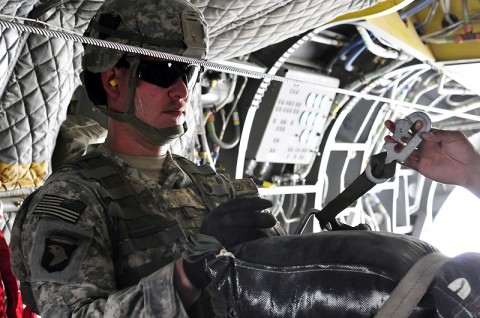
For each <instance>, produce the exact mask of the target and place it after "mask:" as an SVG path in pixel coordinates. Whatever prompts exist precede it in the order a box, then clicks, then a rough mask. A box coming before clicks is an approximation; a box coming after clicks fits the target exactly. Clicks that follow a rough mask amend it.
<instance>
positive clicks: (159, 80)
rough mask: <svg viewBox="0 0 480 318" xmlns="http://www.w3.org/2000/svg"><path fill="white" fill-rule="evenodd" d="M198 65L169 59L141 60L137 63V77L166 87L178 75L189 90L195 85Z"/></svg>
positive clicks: (198, 70) (173, 81) (198, 72)
mask: <svg viewBox="0 0 480 318" xmlns="http://www.w3.org/2000/svg"><path fill="white" fill-rule="evenodd" d="M200 70H201V68H200V66H199V65H195V64H185V63H178V62H170V61H151V62H150V61H142V62H140V64H139V65H138V77H139V78H140V79H141V80H142V81H145V82H148V83H150V84H153V85H156V86H160V87H163V88H168V87H170V86H172V85H173V84H174V83H175V82H176V81H177V80H178V78H179V77H182V80H183V82H184V83H185V85H186V86H187V88H188V89H189V90H190V89H192V88H193V86H195V83H196V82H197V79H198V76H199V75H200Z"/></svg>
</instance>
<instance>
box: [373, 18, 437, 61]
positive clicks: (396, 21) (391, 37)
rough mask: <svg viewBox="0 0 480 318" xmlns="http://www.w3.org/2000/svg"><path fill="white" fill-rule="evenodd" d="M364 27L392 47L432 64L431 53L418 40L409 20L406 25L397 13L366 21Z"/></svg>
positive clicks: (433, 58)
mask: <svg viewBox="0 0 480 318" xmlns="http://www.w3.org/2000/svg"><path fill="white" fill-rule="evenodd" d="M366 25H367V26H368V25H370V26H372V27H373V29H372V28H369V30H371V31H372V32H373V33H374V34H375V35H377V36H379V37H382V38H385V39H387V40H388V41H389V42H391V43H393V44H394V45H398V46H399V47H400V48H401V49H402V50H404V51H405V52H407V53H408V54H410V55H412V56H414V57H415V58H417V59H419V60H421V61H424V62H425V61H429V62H434V61H435V56H434V55H433V53H432V51H431V50H430V49H429V47H428V46H426V45H425V44H424V43H423V42H422V40H421V39H420V37H419V35H418V33H417V31H416V30H415V26H414V25H413V23H412V21H411V20H410V19H407V21H406V23H405V22H404V21H403V20H402V19H401V18H400V15H399V14H398V13H397V12H394V13H391V14H388V15H384V16H377V17H372V18H367V19H366Z"/></svg>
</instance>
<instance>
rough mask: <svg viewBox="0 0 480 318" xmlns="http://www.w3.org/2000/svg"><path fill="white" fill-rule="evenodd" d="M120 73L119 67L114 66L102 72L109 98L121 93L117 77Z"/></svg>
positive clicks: (104, 87)
mask: <svg viewBox="0 0 480 318" xmlns="http://www.w3.org/2000/svg"><path fill="white" fill-rule="evenodd" d="M117 73H118V68H116V67H114V68H111V69H109V70H108V71H105V72H103V73H102V75H101V78H102V86H103V89H104V90H105V93H106V94H107V99H108V98H109V97H110V98H118V97H119V95H120V90H119V86H118V81H117V79H116V77H117V76H116V75H117Z"/></svg>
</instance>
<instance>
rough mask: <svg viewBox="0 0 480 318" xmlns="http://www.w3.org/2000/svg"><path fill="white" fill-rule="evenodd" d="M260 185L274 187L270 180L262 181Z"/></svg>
mask: <svg viewBox="0 0 480 318" xmlns="http://www.w3.org/2000/svg"><path fill="white" fill-rule="evenodd" d="M262 187H264V188H275V185H274V184H273V183H271V182H268V181H263V182H262Z"/></svg>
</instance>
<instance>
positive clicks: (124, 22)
mask: <svg viewBox="0 0 480 318" xmlns="http://www.w3.org/2000/svg"><path fill="white" fill-rule="evenodd" d="M105 17H108V18H105ZM111 17H113V18H111ZM99 22H102V23H103V24H104V25H105V24H109V25H111V26H112V27H111V28H112V29H114V30H112V31H111V32H109V31H108V30H106V29H104V28H102V29H101V30H100V28H101V27H99ZM117 25H118V27H117ZM108 33H110V34H108ZM87 35H88V36H90V37H93V38H98V39H102V40H108V41H111V42H115V43H121V44H128V45H132V46H138V47H142V48H146V49H151V50H156V51H160V52H164V53H169V54H175V55H183V56H188V57H192V58H203V57H204V56H205V55H206V53H207V48H208V35H207V24H206V21H205V19H204V17H203V15H202V14H201V12H200V11H199V10H198V9H197V8H196V7H195V6H193V5H192V4H190V3H189V2H188V1H186V0H175V1H172V0H155V1H152V0H122V1H116V0H106V1H105V3H104V5H103V6H102V7H101V8H100V10H99V11H98V13H97V15H96V16H95V18H94V19H93V21H92V23H91V24H90V27H89V30H87ZM123 54H124V52H122V51H117V50H112V49H105V48H100V47H98V46H94V45H87V46H86V48H85V53H84V60H83V63H84V68H86V69H87V70H89V71H90V72H93V73H100V72H103V71H106V70H108V69H110V68H112V67H113V66H115V64H116V63H117V62H118V60H119V59H120V57H121V56H122V55H123Z"/></svg>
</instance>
